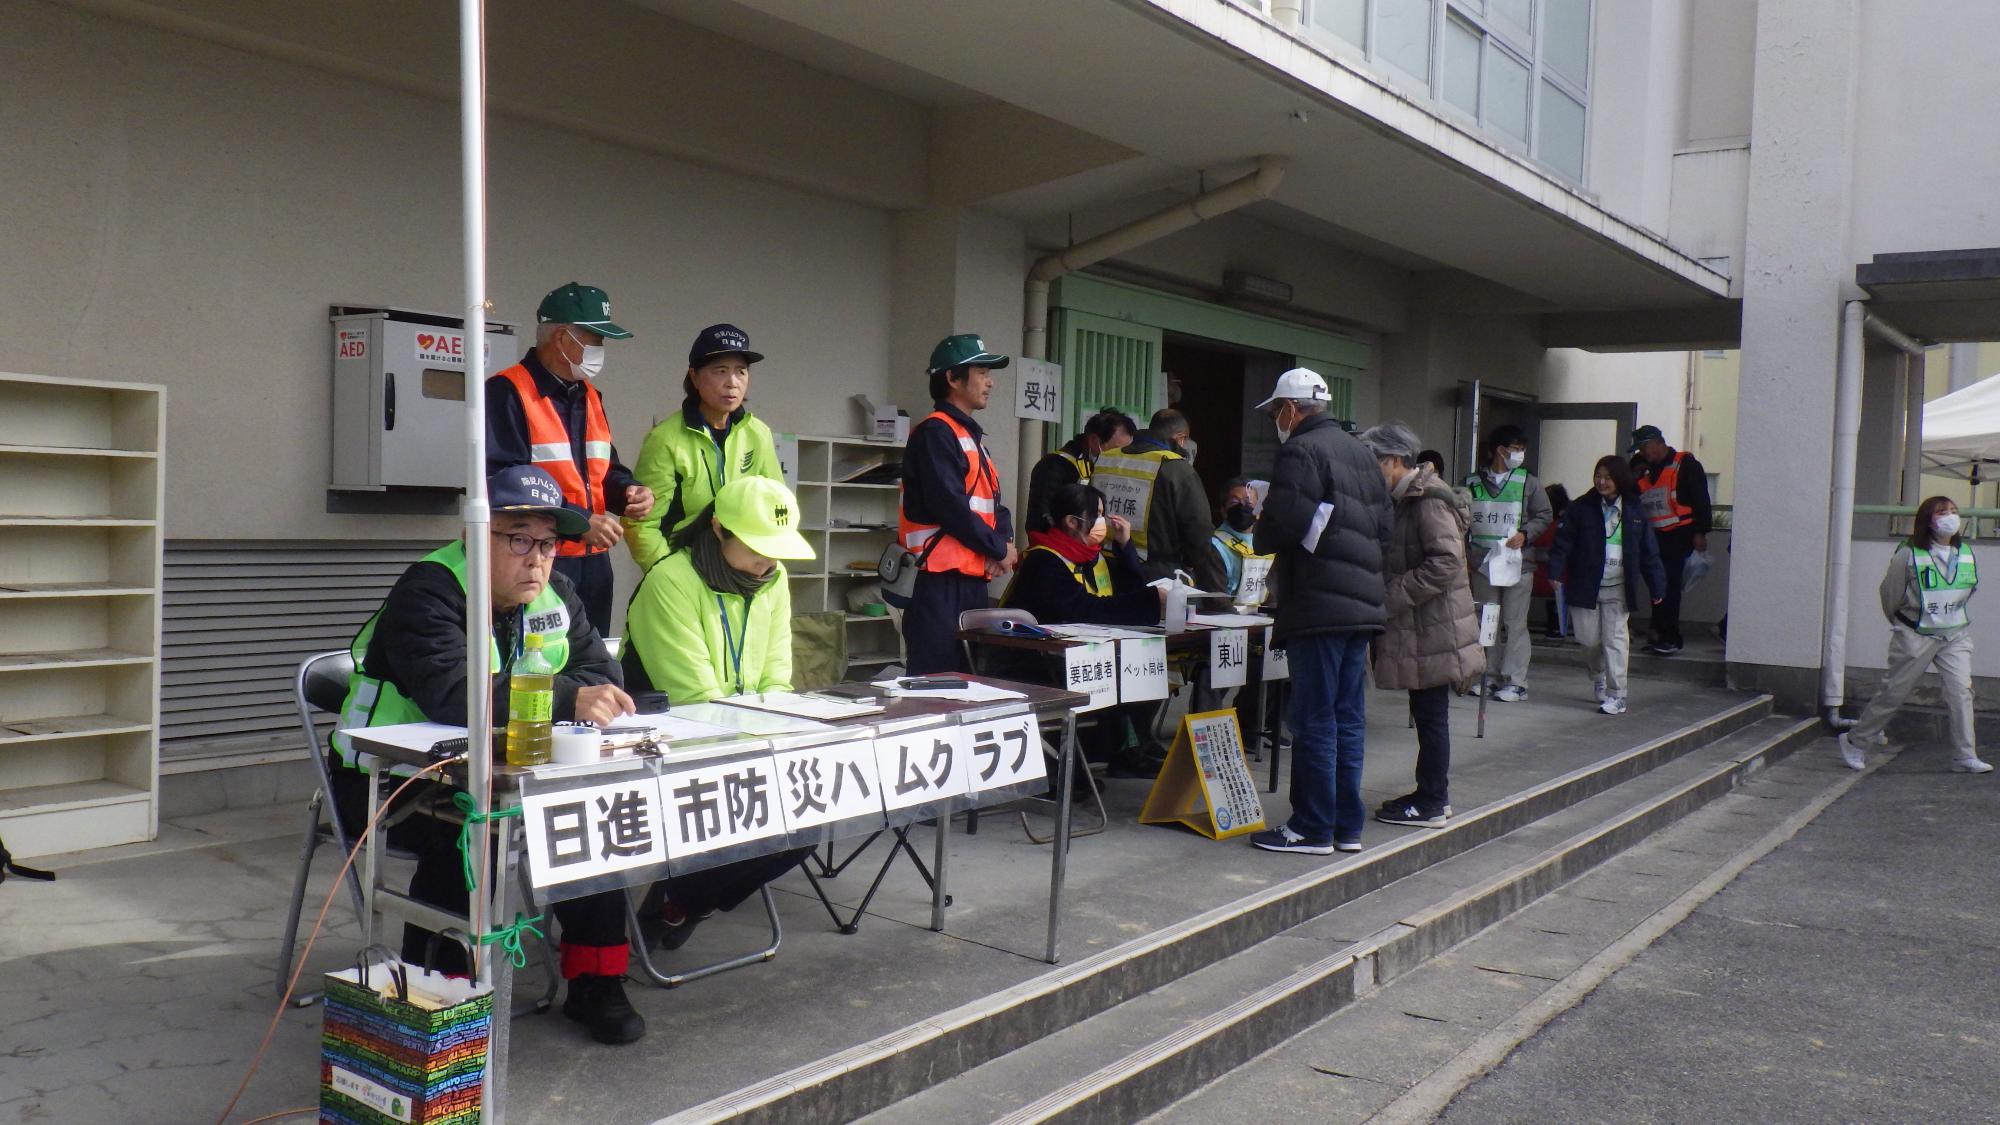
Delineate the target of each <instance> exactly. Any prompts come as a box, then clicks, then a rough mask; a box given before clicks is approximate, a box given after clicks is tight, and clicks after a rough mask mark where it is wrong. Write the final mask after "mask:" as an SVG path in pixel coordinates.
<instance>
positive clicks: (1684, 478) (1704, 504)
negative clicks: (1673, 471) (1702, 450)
mask: <svg viewBox="0 0 2000 1125" xmlns="http://www.w3.org/2000/svg"><path fill="white" fill-rule="evenodd" d="M1678 452H1680V451H1679V450H1677V449H1674V448H1673V447H1672V446H1669V447H1668V448H1667V459H1666V460H1665V461H1662V462H1660V463H1659V465H1657V466H1655V465H1654V464H1653V463H1652V462H1650V461H1648V460H1646V457H1645V455H1644V454H1640V453H1634V454H1633V455H1632V477H1633V479H1634V480H1636V479H1638V478H1639V477H1642V476H1645V475H1646V474H1647V473H1648V472H1650V471H1652V470H1653V469H1654V468H1662V469H1664V468H1666V467H1667V466H1668V465H1669V464H1671V463H1672V462H1673V459H1674V454H1676V453H1678ZM1674 499H1676V500H1679V501H1680V502H1681V503H1682V504H1685V505H1687V506H1688V507H1689V508H1692V509H1693V510H1694V515H1693V516H1692V517H1691V518H1692V519H1693V520H1694V523H1693V524H1691V525H1690V526H1688V527H1685V528H1682V529H1681V533H1684V534H1695V535H1706V534H1708V533H1709V532H1710V531H1712V530H1714V528H1715V505H1714V504H1713V503H1712V502H1710V500H1709V498H1708V470H1707V469H1704V468H1702V467H1701V462H1700V461H1697V460H1695V459H1694V454H1692V453H1690V454H1688V455H1687V456H1686V457H1684V458H1682V459H1681V471H1680V475H1679V476H1678V477H1676V478H1674Z"/></svg>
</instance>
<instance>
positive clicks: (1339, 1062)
mask: <svg viewBox="0 0 2000 1125" xmlns="http://www.w3.org/2000/svg"><path fill="white" fill-rule="evenodd" d="M1866 776H1867V775H1866V774H1857V773H1854V772H1852V771H1850V770H1848V769H1846V768H1845V767H1844V766H1842V765H1841V764H1840V762H1839V760H1838V757H1837V756H1836V755H1835V753H1834V748H1833V744H1832V740H1831V739H1828V738H1824V737H1821V738H1819V739H1818V740H1816V741H1815V742H1813V743H1811V744H1809V745H1808V746H1806V747H1805V748H1803V749H1802V750H1801V751H1800V752H1799V753H1796V754H1795V755H1793V756H1792V757H1790V758H1787V759H1786V760H1784V761H1782V762H1779V763H1776V764H1774V765H1773V766H1772V767H1771V768H1769V769H1767V770H1764V771H1762V772H1760V773H1758V774H1756V775H1755V776H1753V777H1750V778H1748V779H1747V780H1746V781H1745V782H1744V783H1743V784H1742V785H1741V786H1740V787H1739V788H1737V789H1736V790H1734V791H1733V792H1731V793H1728V794H1726V795H1724V796H1722V797H1720V798H1718V799H1717V800H1715V801H1714V802H1712V803H1710V804H1709V805H1707V806H1706V807H1704V808H1701V809H1699V810H1696V811H1694V812H1692V813H1690V814H1689V815H1688V816H1687V817H1685V818H1684V819H1682V820H1680V821H1679V822H1677V823H1675V824H1673V825H1671V826H1669V827H1667V828H1665V829H1664V830H1662V831H1660V832H1659V833H1657V834H1655V835H1653V836H1652V837H1650V838H1648V839H1646V840H1643V841H1641V842H1639V843H1638V844H1637V845H1636V846H1634V847H1632V848H1631V849H1629V850H1627V851H1625V852H1623V853H1621V854H1619V855H1617V856H1615V857H1612V858H1611V859H1609V860H1607V861H1605V862H1604V863H1603V864H1601V865H1600V866H1598V867H1597V868H1595V869H1594V870H1592V871H1590V872H1587V873H1585V874H1583V875H1581V876H1579V877H1578V878H1577V879H1575V880H1574V881H1572V882H1570V883H1567V884H1565V885H1563V886H1562V887H1560V888H1558V889H1556V890H1555V891H1553V892H1551V893H1549V894H1547V895H1545V896H1543V897H1542V898H1540V899H1538V900H1536V901H1535V902H1533V903H1531V904H1529V905H1527V906H1526V907H1525V908H1523V909H1522V910H1520V911H1518V912H1517V913H1514V914H1512V915H1509V916H1508V917H1507V918H1505V919H1503V920H1501V921H1500V922H1499V923H1498V924H1496V925H1494V926H1491V927H1489V928H1488V929H1486V930H1484V931H1481V932H1480V933H1478V934H1476V935H1473V936H1472V937H1471V938H1470V939H1468V940H1467V941H1465V942H1464V943H1462V944H1460V945H1459V946H1457V947H1455V948H1453V949H1451V950H1449V951H1446V952H1445V953H1443V954H1441V955H1439V956H1437V957H1434V958H1432V959H1431V960H1429V961H1427V962H1425V963H1424V964H1423V965H1421V966H1419V967H1418V968H1417V969H1415V970H1414V971H1412V972H1409V973H1406V974H1404V975H1402V976H1399V977H1396V978H1394V979H1393V980H1391V981H1389V982H1387V983H1386V984H1385V985H1384V986H1382V987H1380V988H1377V989H1376V990H1375V991H1373V992H1371V993H1368V994H1365V995H1363V996H1361V997H1359V998H1358V999H1356V1000H1355V1001H1354V1002H1353V1003H1352V1004H1350V1005H1348V1006H1346V1007H1343V1008H1341V1009H1340V1010H1339V1011H1338V1012H1336V1013H1335V1014H1333V1015H1332V1016H1330V1017H1329V1018H1327V1019H1325V1020H1323V1021H1320V1022H1319V1023H1317V1024H1314V1025H1313V1026H1311V1027H1309V1028H1307V1029H1306V1030H1304V1031H1303V1032H1301V1033H1300V1034H1299V1035H1297V1036H1294V1037H1293V1038H1291V1039H1288V1040H1286V1041H1284V1042H1283V1043H1281V1044H1279V1045H1278V1046H1276V1047H1275V1048H1273V1049H1272V1050H1270V1051H1267V1052H1265V1053H1264V1054H1262V1055H1259V1056H1257V1057H1255V1058H1254V1059H1251V1060H1250V1061H1248V1062H1247V1063H1245V1064H1243V1065H1241V1066H1238V1067H1236V1068H1234V1069H1232V1070H1230V1071H1229V1072H1227V1073H1226V1074H1224V1075H1222V1076H1221V1077H1219V1078H1217V1079H1216V1080H1215V1081H1214V1082H1211V1083H1209V1084H1208V1085H1206V1086H1203V1087H1201V1088H1200V1089H1198V1090H1197V1091H1195V1092H1194V1093H1193V1094H1191V1095H1189V1096H1188V1097H1186V1098H1184V1099H1182V1100H1180V1101H1177V1102H1174V1103H1172V1104H1171V1105H1168V1106H1166V1107H1164V1108H1162V1109H1161V1110H1160V1111H1159V1112H1158V1113H1156V1114H1154V1115H1153V1116H1151V1117H1149V1118H1146V1120H1147V1121H1151V1122H1178V1121H1206V1120H1214V1119H1215V1118H1216V1117H1217V1116H1218V1115H1224V1114H1226V1115H1229V1116H1231V1117H1233V1118H1237V1119H1245V1118H1247V1119H1268V1120H1311V1121H1314V1122H1318V1123H1322V1125H1350V1123H1352V1125H1360V1123H1361V1122H1369V1121H1372V1122H1375V1123H1377V1125H1396V1123H1414V1122H1429V1121H1431V1120H1433V1119H1434V1118H1435V1117H1436V1116H1437V1115H1438V1113H1439V1112H1440V1111H1441V1110H1443V1109H1444V1107H1445V1106H1446V1105H1448V1104H1450V1105H1453V1106H1454V1110H1455V1111H1456V1109H1458V1108H1459V1107H1458V1106H1457V1104H1456V1103H1454V1102H1453V1099H1454V1098H1455V1097H1457V1096H1458V1094H1459V1093H1460V1091H1462V1090H1464V1089H1466V1088H1467V1086H1468V1085H1470V1084H1471V1083H1474V1082H1475V1081H1477V1080H1478V1079H1479V1077H1480V1076H1481V1075H1483V1074H1485V1073H1487V1072H1488V1071H1489V1070H1491V1069H1492V1068H1493V1067H1495V1066H1497V1065H1499V1064H1500V1063H1501V1062H1502V1060H1504V1059H1506V1058H1507V1057H1508V1056H1509V1055H1510V1054H1511V1053H1512V1052H1513V1050H1514V1049H1515V1048H1516V1047H1517V1046H1519V1045H1520V1044H1522V1043H1523V1042H1525V1041H1528V1040H1529V1039H1530V1038H1531V1037H1533V1036H1534V1035H1535V1034H1536V1032H1537V1031H1538V1030H1539V1029H1541V1028H1542V1027H1544V1026H1545V1025H1547V1024H1549V1023H1550V1022H1551V1021H1554V1020H1557V1019H1559V1018H1561V1017H1562V1015H1563V1013H1564V1012H1566V1011H1570V1010H1571V1009H1572V1008H1573V1007H1574V1006H1575V1005H1577V1004H1578V1003H1580V1002H1583V1001H1584V1000H1585V999H1586V998H1587V997H1590V996H1591V995H1593V990H1594V989H1595V988H1597V986H1598V985H1600V984H1601V983H1603V982H1604V981H1605V980H1607V979H1608V978H1610V977H1611V976H1612V975H1613V974H1614V973H1616V972H1618V971H1619V969H1620V968H1621V967H1622V966H1625V965H1626V964H1628V963H1629V962H1630V961H1631V960H1632V958H1634V957H1637V956H1640V955H1641V954H1642V952H1643V951H1644V950H1645V949H1646V948H1647V947H1648V946H1649V945H1651V944H1652V943H1653V942H1654V941H1656V940H1658V938H1659V937H1660V936H1662V935H1664V934H1666V933H1667V932H1668V931H1670V930H1672V929H1673V928H1674V927H1675V926H1676V925H1678V924H1679V923H1680V922H1681V921H1682V920H1683V919H1686V918H1688V917H1689V916H1690V915H1691V914H1693V913H1694V912H1695V911H1696V910H1697V909H1698V908H1700V907H1701V906H1702V904H1703V903H1705V902H1708V901H1709V900H1710V899H1711V897H1714V896H1717V895H1718V893H1719V892H1720V893H1722V894H1723V895H1728V894H1729V892H1730V891H1733V890H1734V888H1733V887H1732V886H1731V880H1733V879H1734V878H1735V877H1736V876H1737V875H1738V874H1740V873H1742V872H1743V871H1744V870H1745V869H1746V868H1748V867H1750V866H1751V865H1752V864H1753V863H1754V862H1756V861H1757V860H1758V859H1760V858H1762V857H1763V856H1765V855H1768V854H1769V853H1770V852H1771V851H1772V850H1774V849H1775V848H1777V847H1779V846H1780V845H1781V844H1782V843H1783V842H1784V841H1786V840H1788V839H1790V838H1791V837H1792V836H1793V834H1794V833H1796V832H1798V831H1799V829H1800V828H1802V827H1804V826H1805V825H1806V824H1807V823H1809V822H1810V821H1811V820H1812V819H1813V818H1814V817H1816V816H1818V815H1819V813H1820V812H1821V811H1823V810H1824V809H1825V808H1826V807H1827V806H1828V805H1830V804H1832V803H1833V802H1834V801H1835V800H1836V799H1838V798H1839V797H1840V796H1841V794H1843V793H1845V792H1846V791H1847V790H1848V789H1849V788H1851V787H1852V786H1853V784H1854V783H1855V782H1856V781H1859V780H1862V779H1863V778H1865V777H1866ZM1718 901H1720V899H1718ZM1739 968H1740V966H1739ZM1728 970H1729V967H1727V966H1722V967H1718V971H1722V972H1727V971H1728ZM1658 983H1659V986H1660V987H1661V988H1662V989H1664V990H1665V991H1666V992H1668V993H1672V992H1677V991H1679V988H1680V987H1685V988H1697V987H1699V985H1698V984H1696V983H1687V982H1684V981H1676V980H1661V981H1659V982H1658ZM1484 1108H1485V1109H1487V1110H1489V1111H1490V1109H1491V1107H1490V1106H1486V1107H1484ZM1550 1115H1551V1116H1552V1117H1564V1118H1566V1119H1572V1120H1582V1119H1584V1117H1587V1116H1588V1115H1587V1114H1585V1115H1584V1116H1583V1117H1580V1116H1579V1115H1578V1114H1577V1113H1575V1112H1574V1111H1572V1112H1569V1113H1568V1114H1563V1113H1557V1112H1554V1111H1551V1114H1550ZM1466 1119H1467V1120H1478V1119H1480V1118H1478V1117H1476V1116H1472V1117H1467V1118H1466Z"/></svg>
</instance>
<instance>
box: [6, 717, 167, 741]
mask: <svg viewBox="0 0 2000 1125" xmlns="http://www.w3.org/2000/svg"><path fill="white" fill-rule="evenodd" d="M152 729H153V725H152V724H151V723H145V722H139V721H137V720H134V719H130V718H127V717H125V716H124V715H57V716H52V717H50V718H46V719H0V746H14V745H17V744H19V743H24V742H53V741H56V740H59V739H65V738H94V737H97V736H99V735H106V734H133V733H137V732H141V731H150V730H152Z"/></svg>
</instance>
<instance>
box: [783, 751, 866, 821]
mask: <svg viewBox="0 0 2000 1125" xmlns="http://www.w3.org/2000/svg"><path fill="white" fill-rule="evenodd" d="M777 761H778V785H779V790H780V792H781V793H782V795H783V797H784V804H785V823H786V824H788V825H790V826H791V827H792V828H793V829H794V830H797V829H801V828H813V827H817V826H818V825H821V824H831V823H833V822H834V821H838V820H850V819H853V818H855V817H860V816H867V815H869V814H871V813H874V814H880V813H881V811H882V782H881V780H880V779H879V778H878V777H877V775H876V768H875V743H874V740H872V739H867V738H857V739H854V740H853V741H851V742H835V743H831V744H828V745H822V746H808V747H806V748H804V749H801V750H786V751H783V752H781V753H779V754H778V756H777ZM878 823H879V821H878Z"/></svg>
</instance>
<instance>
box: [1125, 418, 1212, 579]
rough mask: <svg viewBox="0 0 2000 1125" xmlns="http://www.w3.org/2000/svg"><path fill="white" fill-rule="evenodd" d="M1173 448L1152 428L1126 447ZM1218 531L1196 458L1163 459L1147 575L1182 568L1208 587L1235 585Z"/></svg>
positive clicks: (1150, 521) (1151, 516)
mask: <svg viewBox="0 0 2000 1125" xmlns="http://www.w3.org/2000/svg"><path fill="white" fill-rule="evenodd" d="M1173 448H1174V447H1173V445H1172V443H1170V442H1167V441H1165V440H1163V439H1161V437H1160V436H1159V435H1158V434H1156V433H1154V432H1153V431H1152V430H1141V431H1140V432H1139V436H1138V437H1136V438H1133V439H1132V444H1131V445H1128V446H1126V447H1125V450H1124V451H1125V452H1126V453H1145V452H1148V451H1150V450H1155V449H1173ZM1214 534H1215V519H1214V517H1213V515H1212V514H1211V513H1210V511H1209V506H1208V493H1207V490H1206V489H1204V488H1203V487H1202V483H1201V477H1200V476H1199V475H1198V474H1197V473H1196V472H1195V471H1194V462H1192V461H1190V460H1188V459H1187V458H1186V457H1179V458H1172V459H1169V460H1167V461H1164V462H1162V463H1161V464H1160V473H1159V476H1157V477H1155V478H1154V479H1153V503H1152V507H1151V508H1150V509H1149V510H1148V511H1147V513H1146V560H1145V569H1146V577H1148V578H1169V577H1172V575H1173V573H1174V571H1176V570H1181V571H1185V572H1186V573H1187V576H1188V577H1189V578H1191V579H1193V580H1194V584H1195V585H1196V586H1199V587H1201V588H1202V589H1204V590H1227V589H1229V573H1228V571H1227V570H1226V569H1225V568H1224V567H1223V565H1222V560H1221V559H1220V558H1218V557H1216V554H1215V552H1214V551H1213V550H1210V549H1209V545H1208V544H1209V539H1210V538H1211V537H1212V536H1213V535H1214Z"/></svg>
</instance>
